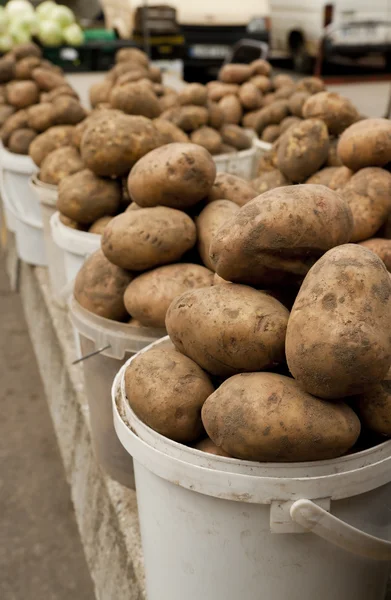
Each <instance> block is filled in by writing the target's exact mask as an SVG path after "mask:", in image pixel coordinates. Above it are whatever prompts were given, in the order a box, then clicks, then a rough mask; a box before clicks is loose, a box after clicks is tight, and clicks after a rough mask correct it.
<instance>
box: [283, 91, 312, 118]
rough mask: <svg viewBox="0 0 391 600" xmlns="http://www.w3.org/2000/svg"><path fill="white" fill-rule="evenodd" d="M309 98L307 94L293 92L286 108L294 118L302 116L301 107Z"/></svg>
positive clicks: (309, 95)
mask: <svg viewBox="0 0 391 600" xmlns="http://www.w3.org/2000/svg"><path fill="white" fill-rule="evenodd" d="M310 97H311V94H309V93H308V92H295V93H294V94H292V96H291V97H290V98H289V100H288V108H289V110H290V112H291V113H292V115H295V116H296V117H300V118H301V117H302V116H303V107H304V104H305V103H306V102H307V100H308V98H310Z"/></svg>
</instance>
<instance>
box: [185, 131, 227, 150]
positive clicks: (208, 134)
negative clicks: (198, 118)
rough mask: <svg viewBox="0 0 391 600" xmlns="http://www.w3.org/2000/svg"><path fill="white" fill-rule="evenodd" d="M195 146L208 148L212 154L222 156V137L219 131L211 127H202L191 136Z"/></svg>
mask: <svg viewBox="0 0 391 600" xmlns="http://www.w3.org/2000/svg"><path fill="white" fill-rule="evenodd" d="M190 140H191V142H192V143H193V144H198V145H199V146H202V147H203V148H206V150H208V152H210V153H211V154H221V144H222V143H223V140H222V137H221V135H220V133H219V132H218V131H216V130H215V129H212V128H211V127H200V128H199V129H197V130H196V131H193V133H192V134H191V136H190Z"/></svg>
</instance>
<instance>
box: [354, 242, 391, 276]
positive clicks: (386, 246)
mask: <svg viewBox="0 0 391 600" xmlns="http://www.w3.org/2000/svg"><path fill="white" fill-rule="evenodd" d="M360 246H364V247H365V248H368V249H369V250H371V251H372V252H374V253H375V254H377V255H378V257H379V258H380V259H381V260H382V261H383V262H384V264H385V265H386V269H387V270H388V271H391V240H384V239H382V238H371V239H370V240H366V241H365V242H360Z"/></svg>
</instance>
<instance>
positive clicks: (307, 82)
mask: <svg viewBox="0 0 391 600" xmlns="http://www.w3.org/2000/svg"><path fill="white" fill-rule="evenodd" d="M325 87H326V86H325V84H324V81H322V80H321V79H319V77H304V78H303V79H301V80H300V81H299V82H298V83H297V84H296V89H297V91H298V92H308V93H309V94H318V93H319V92H323V90H324V89H325Z"/></svg>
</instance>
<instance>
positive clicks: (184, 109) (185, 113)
mask: <svg viewBox="0 0 391 600" xmlns="http://www.w3.org/2000/svg"><path fill="white" fill-rule="evenodd" d="M161 117H162V119H167V121H171V123H174V125H176V126H177V127H179V128H180V129H183V131H186V132H191V131H194V130H195V129H198V128H199V127H202V126H203V125H206V124H207V122H208V119H209V113H208V109H207V108H205V106H190V105H188V106H177V107H175V106H174V107H173V108H169V109H168V110H166V111H164V112H163V113H162V114H161Z"/></svg>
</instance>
